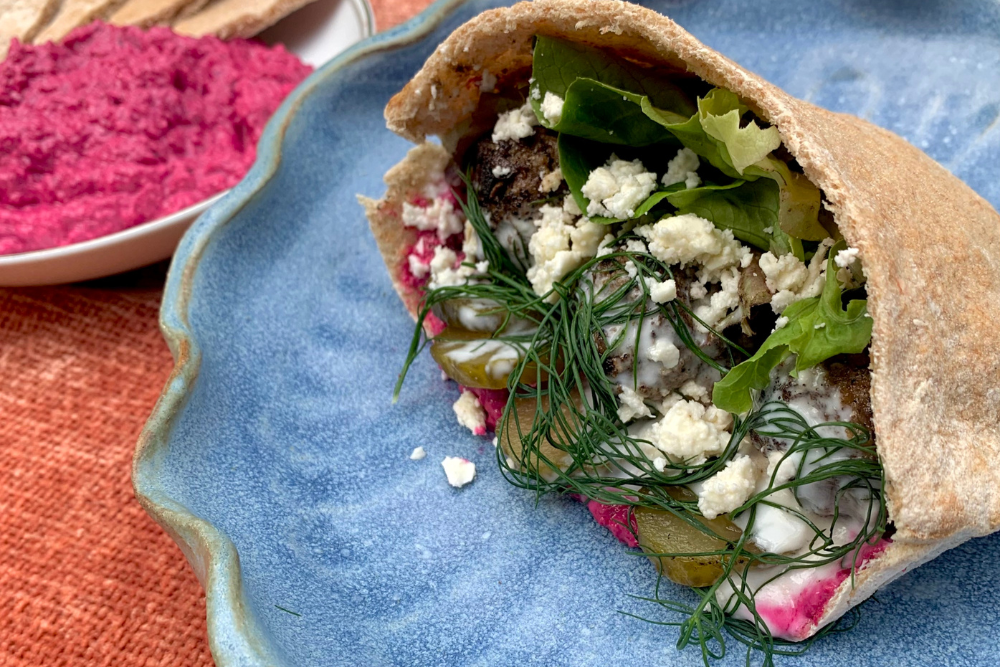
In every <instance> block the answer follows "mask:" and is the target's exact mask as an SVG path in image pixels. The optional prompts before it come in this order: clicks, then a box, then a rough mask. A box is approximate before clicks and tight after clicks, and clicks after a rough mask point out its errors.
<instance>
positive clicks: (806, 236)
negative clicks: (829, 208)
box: [746, 157, 830, 241]
mask: <svg viewBox="0 0 1000 667" xmlns="http://www.w3.org/2000/svg"><path fill="white" fill-rule="evenodd" d="M756 175H759V176H762V177H765V178H770V179H772V180H774V182H775V183H777V184H778V188H779V193H780V197H781V208H780V210H779V211H778V220H779V221H780V222H779V224H780V226H781V230H782V231H783V232H785V233H786V234H788V235H789V236H791V237H794V238H797V239H802V240H803V241H822V240H823V239H825V238H827V237H828V236H830V232H829V231H828V230H827V229H825V228H824V227H823V225H821V224H820V222H819V207H820V204H821V195H820V192H819V188H817V187H816V186H815V185H813V183H812V181H810V180H809V179H808V178H807V177H806V176H805V175H804V174H798V173H795V172H793V171H792V170H790V169H789V168H788V165H787V164H785V163H784V162H782V161H781V160H777V159H775V158H772V157H769V158H765V159H763V160H761V161H759V162H757V163H756V164H754V165H753V166H751V167H749V168H748V169H747V170H746V176H747V177H752V176H756Z"/></svg>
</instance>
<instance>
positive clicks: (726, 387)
mask: <svg viewBox="0 0 1000 667" xmlns="http://www.w3.org/2000/svg"><path fill="white" fill-rule="evenodd" d="M845 247H846V245H845V244H844V242H843V241H841V242H839V243H837V244H836V245H834V246H833V248H832V249H831V250H830V256H829V259H827V265H826V284H825V285H824V287H823V293H822V294H821V295H820V296H818V297H813V298H812V299H804V300H802V301H798V302H796V303H793V304H792V305H790V306H789V307H788V308H786V309H785V312H784V313H783V315H784V316H785V317H787V318H788V324H786V325H785V326H784V327H782V328H781V329H778V330H777V331H775V332H774V333H772V334H771V335H770V336H768V338H767V340H765V341H764V344H763V345H761V346H760V349H759V350H757V353H756V354H754V355H753V356H752V357H750V358H749V359H747V360H746V361H744V362H743V363H741V364H739V365H738V366H736V367H735V368H733V369H732V370H730V371H729V372H728V373H727V374H726V376H725V377H724V378H722V380H720V381H719V382H716V383H715V387H714V389H713V390H712V401H713V402H714V403H715V405H716V407H718V408H720V409H722V410H726V411H728V412H733V413H742V412H746V411H748V410H750V409H751V408H752V407H753V392H754V390H760V389H764V388H765V387H767V386H768V385H769V384H770V381H771V371H772V370H774V369H775V368H776V367H777V366H778V365H779V364H780V363H781V362H782V361H784V360H785V358H787V357H788V355H790V354H795V355H797V356H796V359H795V369H794V371H793V374H797V373H798V372H799V371H802V370H805V369H807V368H811V367H813V366H815V365H816V364H819V363H821V362H823V361H825V360H827V359H829V358H830V357H832V356H834V355H837V354H856V353H859V352H863V351H864V350H865V348H866V347H868V343H869V342H870V341H871V337H872V319H871V316H870V315H868V302H867V300H858V299H855V300H852V301H851V302H850V303H848V304H847V308H846V309H845V308H844V307H843V298H842V293H841V290H840V285H839V284H838V283H837V267H836V265H835V264H834V261H833V258H834V257H835V256H836V254H837V252H838V251H839V250H843V249H844V248H845Z"/></svg>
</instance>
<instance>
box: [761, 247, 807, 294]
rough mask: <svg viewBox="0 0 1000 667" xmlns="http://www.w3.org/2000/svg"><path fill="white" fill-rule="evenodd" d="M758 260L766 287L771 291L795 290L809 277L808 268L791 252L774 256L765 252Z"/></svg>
mask: <svg viewBox="0 0 1000 667" xmlns="http://www.w3.org/2000/svg"><path fill="white" fill-rule="evenodd" d="M758 261H759V263H760V270H761V271H763V272H764V278H765V279H766V283H767V289H769V290H770V291H771V292H780V291H782V290H797V289H798V288H800V287H801V286H802V284H803V283H805V281H806V280H807V279H808V278H809V268H808V267H807V266H806V265H805V263H804V262H802V261H801V260H799V258H797V257H796V256H795V255H793V254H791V253H788V254H787V255H781V256H780V257H775V256H774V254H773V253H771V252H765V253H764V254H763V255H761V256H760V260H758Z"/></svg>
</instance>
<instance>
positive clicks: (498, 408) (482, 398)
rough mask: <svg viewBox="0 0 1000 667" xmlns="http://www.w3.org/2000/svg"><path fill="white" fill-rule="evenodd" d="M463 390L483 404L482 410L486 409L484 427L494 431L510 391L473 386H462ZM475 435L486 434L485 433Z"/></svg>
mask: <svg viewBox="0 0 1000 667" xmlns="http://www.w3.org/2000/svg"><path fill="white" fill-rule="evenodd" d="M462 389H464V390H465V391H471V392H472V393H473V394H474V395H475V397H476V398H478V399H479V404H480V405H482V406H483V410H485V411H486V428H487V430H489V431H496V429H497V423H498V422H499V421H500V415H502V414H503V409H504V407H505V406H506V405H507V399H508V398H509V397H510V392H508V391H507V390H506V389H476V388H473V387H462ZM477 435H486V434H485V433H482V434H477Z"/></svg>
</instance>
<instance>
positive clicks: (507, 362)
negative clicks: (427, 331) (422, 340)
mask: <svg viewBox="0 0 1000 667" xmlns="http://www.w3.org/2000/svg"><path fill="white" fill-rule="evenodd" d="M431 356H432V357H434V361H436V362H438V365H439V366H441V369H442V370H443V371H444V372H445V373H447V375H448V377H450V378H451V379H452V380H454V381H455V382H458V383H459V384H461V385H464V386H466V387H475V388H478V389H506V388H507V378H508V377H510V374H511V373H512V372H514V368H515V367H516V366H517V364H518V362H519V361H521V351H520V350H519V349H518V348H517V347H516V346H514V345H511V344H510V343H506V342H504V341H502V340H494V339H492V338H490V334H489V333H488V332H483V331H468V330H465V329H458V328H455V327H448V328H446V329H445V330H444V331H442V332H441V333H440V334H438V335H437V336H435V337H434V340H433V341H432V342H431Z"/></svg>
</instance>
